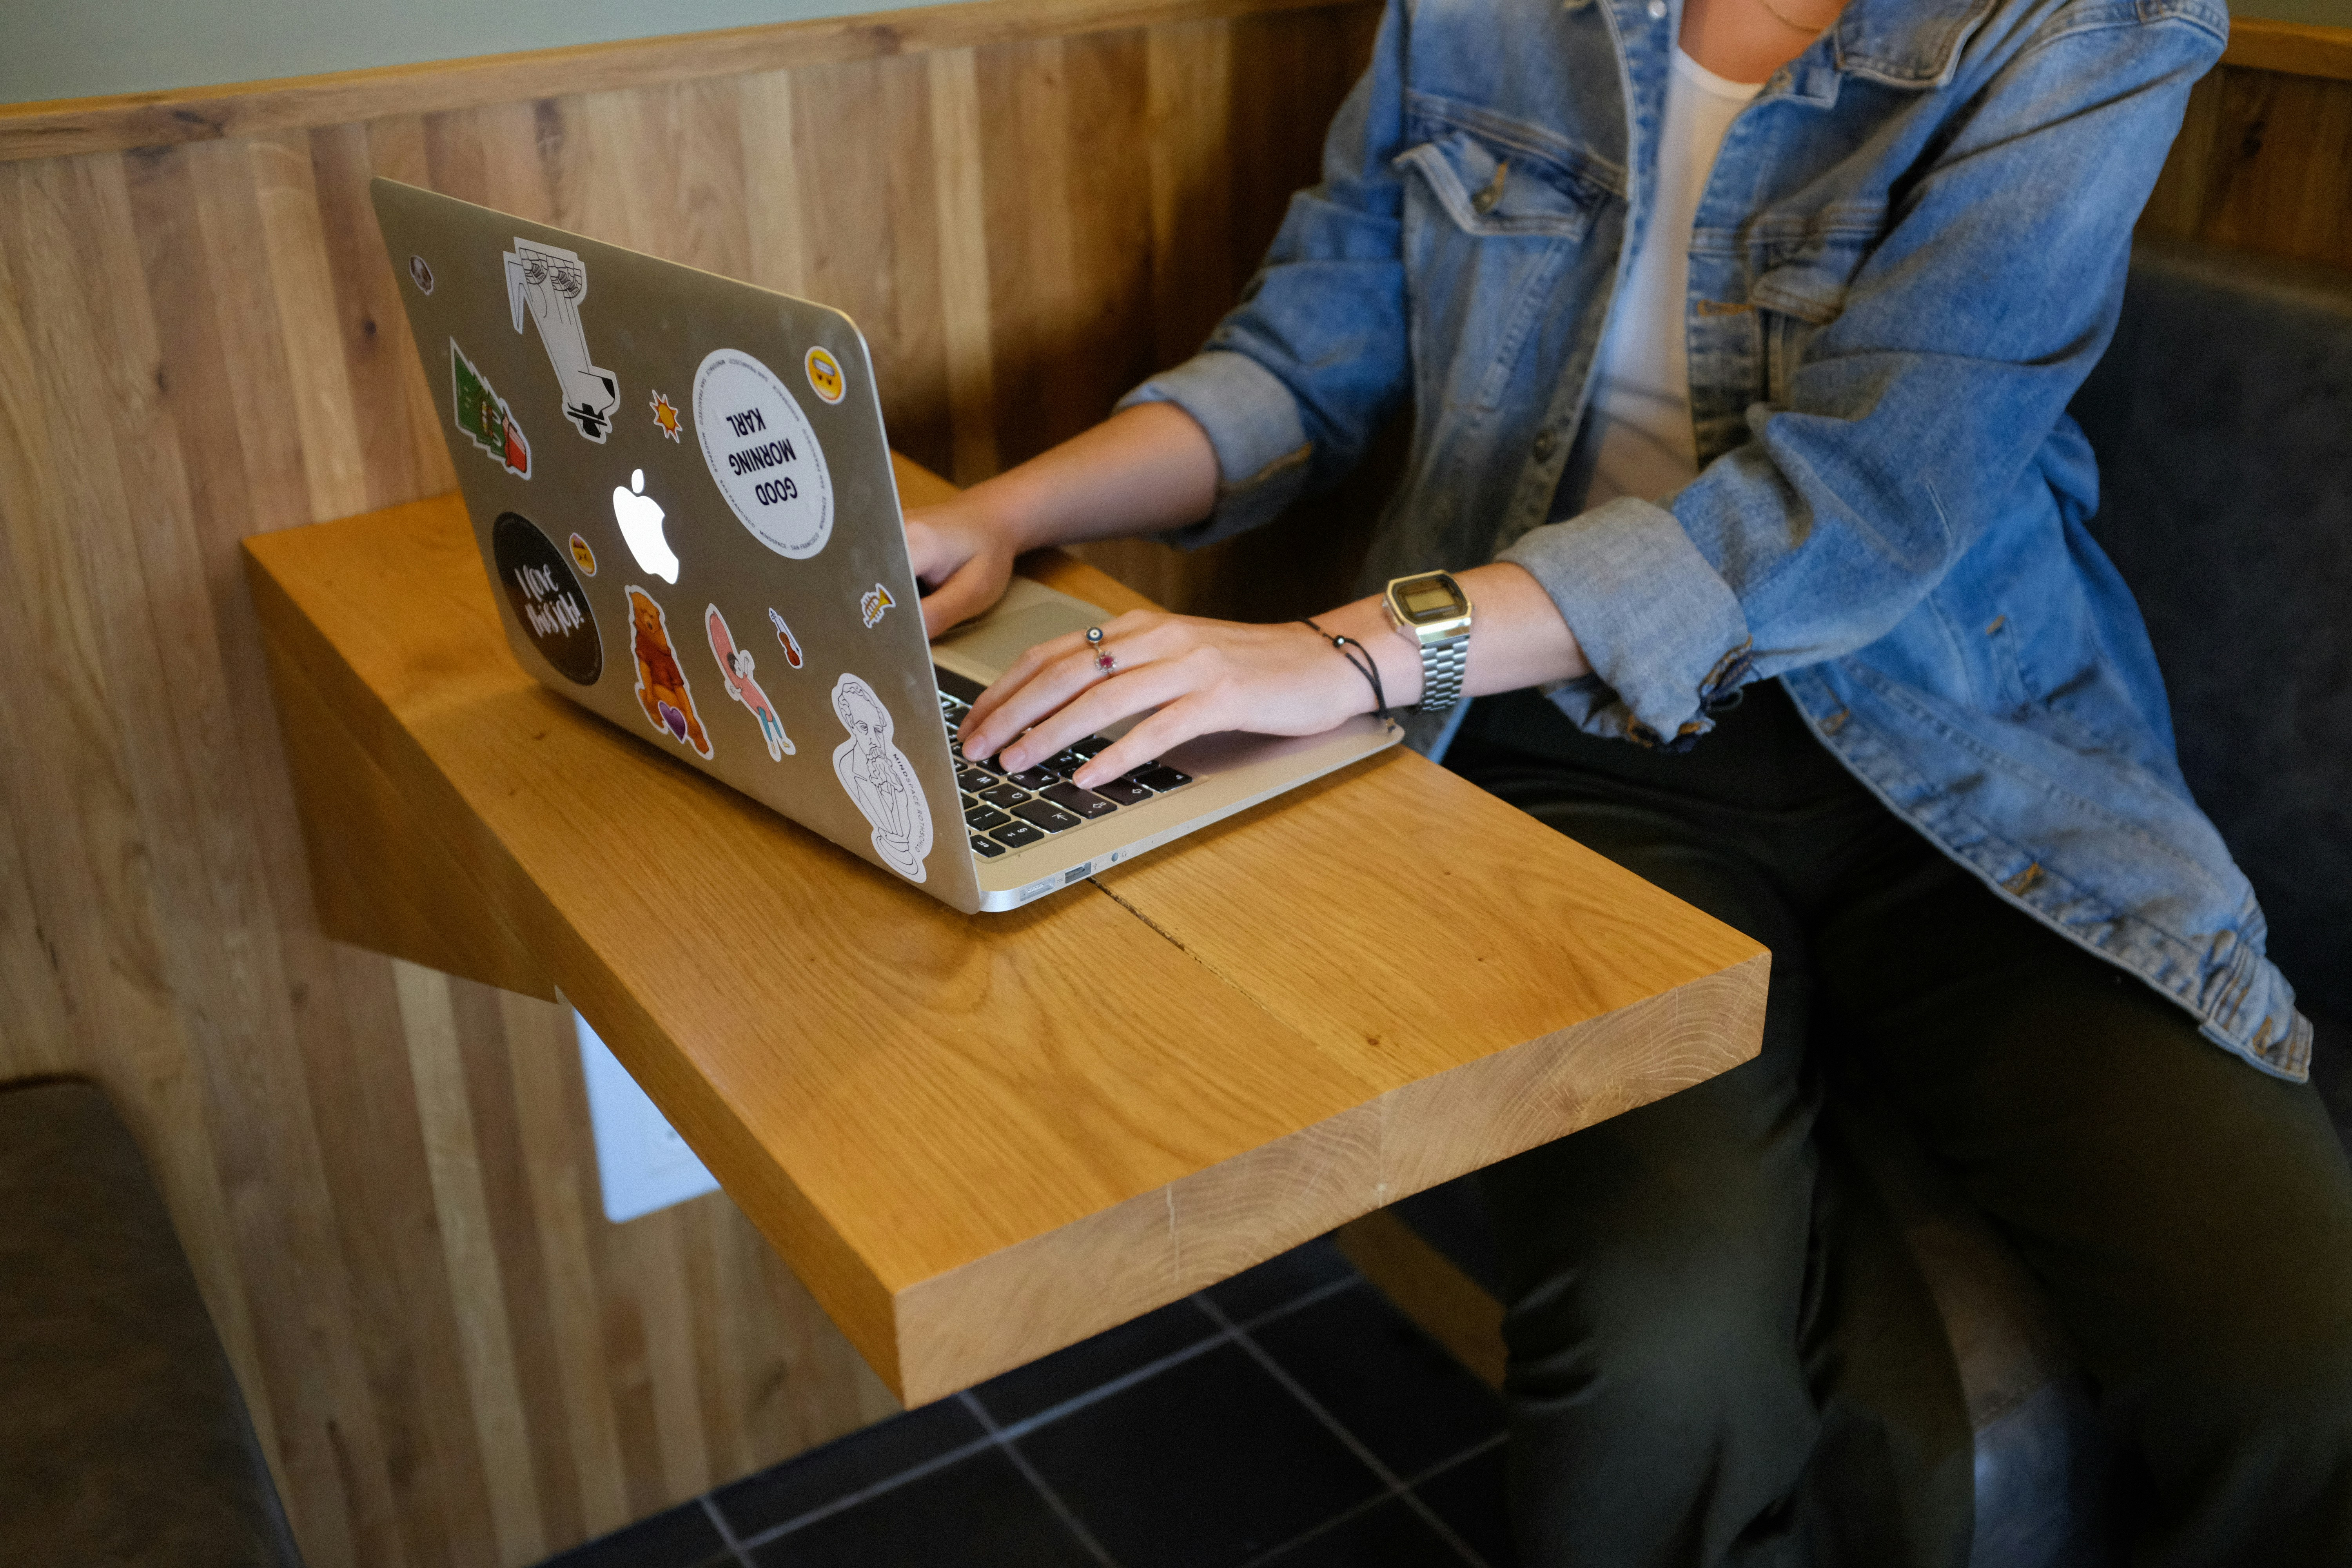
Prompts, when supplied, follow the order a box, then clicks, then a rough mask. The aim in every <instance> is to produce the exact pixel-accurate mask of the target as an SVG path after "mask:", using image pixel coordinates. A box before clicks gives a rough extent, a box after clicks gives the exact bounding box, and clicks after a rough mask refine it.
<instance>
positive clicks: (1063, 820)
mask: <svg viewBox="0 0 2352 1568" xmlns="http://www.w3.org/2000/svg"><path fill="white" fill-rule="evenodd" d="M1013 816H1017V817H1019V818H1020V819H1021V820H1022V821H1024V822H1025V823H1027V824H1028V825H1029V826H1032V827H1041V828H1044V829H1045V831H1046V832H1048V833H1063V832H1066V831H1068V830H1069V829H1070V828H1073V827H1076V826H1077V825H1078V823H1079V822H1080V820H1081V819H1080V818H1078V817H1076V816H1072V815H1071V814H1070V813H1068V812H1066V811H1064V810H1063V809H1062V808H1061V807H1060V806H1058V805H1054V804H1053V803H1052V802H1051V801H1044V800H1033V801H1031V802H1030V803H1029V804H1028V805H1016V806H1014V807H1013Z"/></svg>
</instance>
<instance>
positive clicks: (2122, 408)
mask: <svg viewBox="0 0 2352 1568" xmlns="http://www.w3.org/2000/svg"><path fill="white" fill-rule="evenodd" d="M2074 416H2075V417H2076V418H2077V419H2078V420H2080V421H2081V423H2082V425H2083V427H2084V431H2085V432H2086V433H2087V434H2088V435H2089V436H2090V437H2091V444H2092V446H2093V447H2095V449H2096V450H2097V452H2098V455H2099V468H2100V476H2101V477H2100V485H2101V492H2102V493H2101V500H2100V507H2099V513H2098V516H2097V517H2096V518H2095V519H2093V520H2092V522H2091V531H2092V532H2093V533H2094V534H2095V536H2096V537H2097V538H2098V541H2099V542H2100V543H2101V544H2102V545H2103V546H2104V547H2105V550H2106V552H2107V554H2108V555H2109V557H2110V558H2112V559H2113V560H2114V562H2115V563H2116V568H2117V570H2119V571H2120V572H2121V573H2122V574H2123V577H2124V581H2125V582H2126V583H2128V584H2130V585H2131V590H2132V593H2133V595H2135V596H2136V597H2137V599H2138V600H2139V605H2140V609H2141V611H2142V612H2143V614H2145V615H2146V616H2147V629H2148V637H2149V639H2150V641H2152V642H2153V643H2154V644H2155V646H2156V656H2157V661H2158V664H2159V665H2161V666H2162V668H2163V670H2164V679H2165V683H2166V685H2167V687H2168V689H2169V691H2170V695H2171V699H2172V718H2173V725H2174V729H2175V731H2177V733H2178V736H2179V745H2180V766H2181V771H2182V772H2183V773H2186V774H2187V775H2188V779H2189V788H2190V789H2191V790H2193V791H2194V792H2195V793H2196V795H2197V799H2198V803H2199V804H2200V805H2202V806H2203V807H2204V808H2205V810H2206V812H2207V813H2208V814H2209V815H2210V816H2211V817H2212V818H2213V821H2214V824H2215V826H2219V827H2220V828H2221V837H2223V838H2224V839H2226V840H2228V842H2229V845H2230V847H2231V851H2232V852H2233V853H2234V854H2235V855H2236V856H2237V858H2238V863H2239V864H2240V865H2241V866H2242V867H2243V868H2245V871H2246V875H2247V876H2248V877H2249V878H2251V879H2252V881H2253V884H2254V891H2255V893H2256V894H2257V895H2258V896H2259V897H2260V898H2261V900H2262V902H2263V911H2264V913H2265V914H2266V915H2268V917H2269V919H2270V952H2271V956H2272V957H2273V958H2274V959H2276V960H2277V962H2278V964H2279V967H2280V968H2281V969H2283V970H2284V971H2285V972H2286V975H2287V978H2288V979H2289V980H2291V981H2293V982H2294V985H2295V988H2296V990H2297V991H2298V992H2299V993H2300V994H2301V996H2302V998H2303V1000H2304V1001H2305V1003H2306V1004H2307V1006H2306V1007H2305V1011H2306V1012H2309V1011H2311V1010H2313V1009H2318V1010H2321V1011H2325V1012H2330V1013H2334V1014H2336V1016H2339V1017H2344V1016H2352V941H2347V940H2346V936H2345V933H2346V932H2347V931H2352V614H2347V595H2352V273H2347V272H2342V271H2337V270H2335V269H2332V268H2318V267H2310V266H2304V265H2298V264H2295V263H2290V262H2282V261H2274V260H2271V259H2268V258H2263V257H2257V256H2249V255H2245V254H2243V253H2241V252H2236V251H2227V250H2219V249H2215V248H2212V247H2206V246H2200V245H2196V244H2193V243H2190V242H2186V241H2167V240H2142V241H2141V242H2140V243H2139V244H2138V245H2137V247H2135V249H2134V252H2133V256H2132V268H2131V281H2130V284H2129V286H2128V288H2127V289H2126V291H2125V295H2124V309H2123V319H2122V322H2121V324H2120V326H2119V327H2118V329H2117V331H2116V341H2115V343H2114V345H2113V346H2112V347H2111V348H2110V349H2109V350H2108V351H2107V354H2106V357H2105V359H2104V360H2102V361H2101V362H2100V363H2099V366H2098V368H2097V369H2096V370H2095V372H2093V374H2092V375H2091V378H2090V380H2089V381H2088V382H2087V383H2086V384H2084V388H2083V390H2082V393H2081V394H2080V395H2078V396H2077V397H2076V399H2075V402H2074Z"/></svg>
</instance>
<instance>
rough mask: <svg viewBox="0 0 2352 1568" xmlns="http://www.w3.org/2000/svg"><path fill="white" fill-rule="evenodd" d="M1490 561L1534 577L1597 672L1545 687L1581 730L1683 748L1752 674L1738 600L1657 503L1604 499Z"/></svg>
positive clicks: (1529, 535) (1744, 618)
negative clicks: (1578, 515)
mask: <svg viewBox="0 0 2352 1568" xmlns="http://www.w3.org/2000/svg"><path fill="white" fill-rule="evenodd" d="M1496 559H1497V560H1501V561H1508V562H1510V563H1513V564H1514V565H1517V566H1521V567H1524V568H1526V569H1527V570H1528V572H1529V573H1532V574H1534V576H1535V579H1536V581H1537V582H1538V583H1540V584H1543V587H1544V592H1545V593H1547V594H1549V595H1551V601H1552V603H1553V604H1554V605H1558V606H1559V613H1560V618H1561V619H1563V620H1565V621H1566V622H1567V623H1568V627H1569V630H1570V631H1572V632H1574V633H1575V634H1576V640H1577V641H1578V643H1580V645H1582V647H1583V649H1584V657H1585V658H1586V659H1587V660H1589V661H1590V662H1591V666H1592V672H1593V676H1594V677H1595V678H1597V679H1584V680H1572V681H1568V682H1566V683H1564V684H1562V685H1560V686H1559V687H1555V688H1550V689H1547V691H1546V693H1545V694H1546V695H1547V696H1549V697H1550V698H1551V700H1552V702H1553V704H1554V705H1555V706H1557V707H1558V708H1559V710H1560V711H1561V712H1563V713H1565V714H1566V715H1567V716H1568V717H1569V718H1570V720H1572V721H1575V723H1576V725H1577V726H1578V728H1580V729H1581V730H1584V731H1587V732H1588V733H1591V734H1595V735H1603V736H1612V737H1615V736H1622V737H1623V738H1625V739H1627V740H1631V741H1633V742H1637V743H1639V744H1641V745H1645V746H1658V747H1662V748H1664V750H1667V751H1685V750H1687V749H1688V748H1689V747H1690V746H1692V745H1693V744H1695V743H1696V742H1697V740H1698V738H1699V737H1700V736H1701V735H1704V734H1706V732H1707V731H1710V730H1712V729H1714V728H1715V721H1714V719H1713V718H1712V717H1711V715H1712V713H1713V712H1714V711H1715V710H1717V708H1719V707H1721V706H1723V705H1725V704H1726V703H1727V702H1728V701H1729V700H1732V694H1733V693H1734V692H1736V691H1737V690H1738V689H1739V688H1740V686H1742V685H1743V684H1745V683H1746V681H1747V680H1748V678H1749V677H1750V676H1751V675H1752V674H1753V673H1754V671H1755V661H1754V659H1753V658H1752V657H1751V655H1750V649H1751V648H1752V647H1753V643H1752V641H1751V639H1750V637H1749V636H1748V616H1747V615H1746V614H1745V612H1743V611H1742V610H1741V609H1740V607H1739V600H1738V596H1737V595H1734V594H1733V593H1732V591H1731V586H1730V584H1727V583H1726V582H1725V581H1724V580H1723V578H1722V576H1721V575H1720V574H1717V572H1716V570H1715V568H1714V567H1712V566H1710V565H1708V564H1707V562H1706V557H1705V556H1703V555H1701V554H1700V553H1699V552H1698V548H1697V546H1696V545H1694V544H1693V543H1692V542H1691V541H1690V536H1689V535H1688V534H1686V533H1685V532H1684V531H1683V526H1682V524H1681V523H1680V522H1679V521H1675V514H1674V513H1672V512H1670V511H1668V510H1665V509H1664V507H1660V506H1654V505H1652V504H1651V503H1650V502H1648V501H1643V500H1633V499H1632V498H1630V497H1628V498H1624V499H1621V500H1613V501H1610V502H1609V503H1607V504H1606V505H1604V506H1600V507H1596V508H1594V509H1593V510H1591V511H1588V512H1586V513H1584V514H1583V515H1581V516H1580V517H1573V518H1570V519H1568V520H1567V521H1563V522H1555V523H1549V524H1546V525H1545V526H1544V527H1541V528H1538V529H1535V530H1532V531H1529V532H1528V533H1527V534H1526V535H1525V536H1523V537H1522V538H1520V539H1519V540H1518V541H1517V542H1515V543H1514V544H1512V545H1511V547H1510V548H1509V549H1507V550H1505V551H1504V552H1502V553H1501V554H1500V555H1499V556H1497V557H1496Z"/></svg>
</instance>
